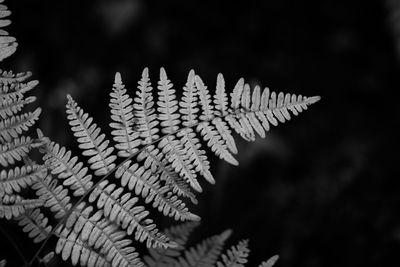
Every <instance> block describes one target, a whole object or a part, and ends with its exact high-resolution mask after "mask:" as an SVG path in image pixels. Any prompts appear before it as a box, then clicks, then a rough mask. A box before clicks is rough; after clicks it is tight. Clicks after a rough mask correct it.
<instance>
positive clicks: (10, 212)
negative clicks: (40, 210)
mask: <svg viewBox="0 0 400 267" xmlns="http://www.w3.org/2000/svg"><path fill="white" fill-rule="evenodd" d="M42 204H43V201H42V200H40V199H23V198H22V197H21V196H19V195H4V196H1V199H0V218H6V219H7V220H10V219H11V218H13V217H14V218H15V217H18V216H20V215H21V214H23V213H24V212H25V210H27V209H33V208H36V207H40V206H42Z"/></svg>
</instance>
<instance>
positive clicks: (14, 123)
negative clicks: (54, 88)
mask: <svg viewBox="0 0 400 267" xmlns="http://www.w3.org/2000/svg"><path fill="white" fill-rule="evenodd" d="M40 113H41V109H40V108H37V109H36V110H35V111H33V112H27V113H24V114H21V115H16V116H13V117H10V118H7V119H4V120H0V141H1V142H10V141H11V140H12V139H14V138H18V136H19V135H20V134H21V133H22V132H24V131H27V130H28V129H29V127H31V126H32V125H33V124H35V122H36V121H37V120H38V119H39V115H40Z"/></svg>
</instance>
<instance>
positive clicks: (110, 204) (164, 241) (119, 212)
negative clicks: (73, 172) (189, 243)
mask: <svg viewBox="0 0 400 267" xmlns="http://www.w3.org/2000/svg"><path fill="white" fill-rule="evenodd" d="M122 192H123V189H122V188H121V187H120V188H116V186H115V184H108V181H103V182H101V183H100V184H99V185H98V186H97V187H96V188H95V189H94V190H93V191H92V193H91V194H90V197H89V201H90V202H93V201H96V200H97V208H99V209H103V212H104V217H106V218H109V219H110V221H111V222H115V223H116V224H117V225H119V226H121V227H122V229H126V230H127V233H128V235H131V234H132V233H135V239H136V240H137V241H140V242H144V241H146V245H147V247H163V248H169V247H174V246H176V244H175V243H174V242H170V241H169V239H168V238H167V237H166V236H165V235H163V234H161V233H159V231H158V229H157V228H156V225H155V224H154V223H153V220H151V219H149V218H146V217H147V216H148V214H149V212H148V211H147V210H145V208H144V207H143V206H137V205H136V203H137V201H138V199H137V198H136V197H131V194H130V193H125V194H122Z"/></svg>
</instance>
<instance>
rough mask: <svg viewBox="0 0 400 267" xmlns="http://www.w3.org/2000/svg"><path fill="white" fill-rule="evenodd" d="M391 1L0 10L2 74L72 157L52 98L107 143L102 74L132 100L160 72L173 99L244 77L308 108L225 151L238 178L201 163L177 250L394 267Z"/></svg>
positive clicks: (123, 3)
mask: <svg viewBox="0 0 400 267" xmlns="http://www.w3.org/2000/svg"><path fill="white" fill-rule="evenodd" d="M399 2H400V1H398V0H397V1H396V0H388V1H378V0H375V1H372V0H371V1H361V0H352V1H337V0H319V1H316V0H314V1H312V0H310V1H294V0H292V1H290V0H281V1H271V0H270V1H268V0H264V1H254V0H247V1H226V0H222V1H207V0H203V1H181V0H180V1H178V0H171V1H151V0H146V1H145V0H115V1H105V0H96V1H94V0H91V1H70V0H58V1H49V0H41V1H33V0H13V1H10V0H9V1H6V4H7V5H8V7H9V9H10V10H11V11H12V12H13V15H12V17H11V19H12V21H13V24H12V25H11V26H10V27H8V30H9V32H10V33H11V34H12V35H13V36H15V37H16V38H17V40H18V42H19V49H18V50H17V52H16V53H15V54H14V56H13V57H11V58H10V59H8V60H6V61H5V62H4V64H2V68H3V69H5V70H9V69H11V70H13V71H15V72H20V71H28V70H30V71H32V72H33V74H34V75H33V78H34V79H38V80H39V81H40V85H39V86H38V87H37V88H36V89H35V91H34V93H35V94H36V95H37V96H38V98H39V104H40V105H41V106H42V108H43V113H42V117H41V122H40V127H41V128H42V129H43V130H44V132H45V134H46V135H48V136H50V137H51V138H52V139H53V140H55V141H57V142H59V143H62V144H64V145H66V146H69V147H71V148H76V147H77V146H76V143H75V142H74V140H73V138H72V134H71V132H70V130H69V127H68V124H67V121H66V118H65V103H66V98H65V95H66V94H71V95H72V96H73V97H74V98H75V100H76V101H78V102H79V104H80V105H81V106H82V107H84V109H85V111H87V112H90V113H91V115H92V116H93V117H94V118H95V120H96V121H97V122H99V124H100V125H101V126H102V128H103V129H104V130H105V131H106V132H107V131H108V127H107V124H108V122H109V112H108V94H109V92H110V90H111V86H112V84H113V79H114V74H115V72H116V71H120V72H121V74H122V78H123V81H124V83H125V84H126V86H127V87H128V88H129V89H130V90H131V91H130V92H131V95H133V93H134V90H135V88H136V84H137V81H138V80H139V78H140V74H141V71H142V69H143V68H144V67H149V68H150V75H151V77H152V81H153V85H154V84H155V81H156V80H157V77H158V72H159V68H160V67H161V66H163V67H165V68H166V70H167V73H168V75H169V78H170V79H171V80H172V82H173V83H174V85H175V86H176V88H177V90H181V89H180V88H182V86H183V85H184V83H185V81H186V77H187V73H188V72H189V70H190V69H192V68H193V69H194V70H195V71H196V73H197V74H199V75H200V76H201V77H202V78H203V80H204V81H205V83H206V85H208V86H209V88H210V89H213V88H215V83H216V76H217V74H218V73H220V72H221V73H223V74H224V77H225V80H226V84H227V88H228V90H232V88H233V86H234V84H235V83H236V82H237V80H238V79H239V78H240V77H244V78H245V79H246V80H247V81H248V82H249V83H250V84H252V85H256V84H259V85H261V86H262V87H266V86H268V87H270V88H271V89H272V90H276V91H283V92H289V93H295V94H302V95H307V96H313V95H320V96H321V97H322V100H321V101H320V102H318V103H317V104H315V105H313V106H311V108H310V109H309V111H306V112H305V113H302V114H301V115H300V116H299V117H296V118H294V119H293V120H292V121H290V122H288V123H285V124H281V125H280V126H279V127H274V128H272V130H271V131H270V132H269V133H268V135H267V137H266V138H265V139H258V140H257V141H256V142H254V143H245V142H242V141H241V140H239V138H237V141H238V148H239V155H238V159H239V162H240V165H239V166H238V167H234V166H229V165H228V164H227V163H225V162H222V161H220V160H215V158H212V159H213V160H212V161H213V162H212V166H213V167H212V168H213V169H212V171H213V173H214V176H215V177H216V180H217V183H216V185H215V186H211V185H207V184H206V183H205V182H204V183H203V184H202V185H204V187H205V192H203V193H202V194H201V195H199V202H200V203H199V205H198V206H196V207H193V209H194V211H195V212H196V214H198V215H200V216H201V217H202V225H201V226H200V227H199V228H198V229H197V230H196V232H194V233H193V236H192V241H191V242H192V244H194V243H196V241H200V240H201V239H202V238H204V237H206V236H210V235H213V234H217V233H219V232H221V231H223V230H224V229H226V228H230V229H232V230H233V236H232V238H231V239H230V241H229V243H228V246H230V245H233V244H235V243H236V242H237V241H239V240H241V239H246V238H248V239H249V240H250V249H251V254H250V265H249V266H253V265H256V264H258V263H259V262H260V261H262V260H265V259H267V258H269V257H270V256H272V255H274V254H279V255H280V257H281V258H280V260H279V264H278V265H277V266H282V267H283V266H297V267H302V266H386V267H387V266H399V265H400V258H399V257H398V256H399V254H400V216H399V211H400V177H399V168H398V166H399V165H398V152H399V151H400V150H399V145H398V143H399V141H398V137H399V136H400V135H399V127H398V126H399V119H398V105H399V100H398V98H397V97H396V92H397V91H399V90H400V68H399V59H400V56H399V53H400V3H399ZM78 153H79V152H78ZM170 224H171V221H163V222H162V223H161V225H165V226H167V225H170ZM16 229H18V228H16ZM14 235H17V234H14ZM4 240H5V239H2V241H1V243H3V244H2V247H5V246H6V241H4ZM29 242H30V241H27V243H26V244H23V245H22V247H23V248H24V250H26V248H30V247H29ZM30 249H33V248H30ZM4 251H5V250H2V252H0V254H3V253H4ZM32 251H33V250H32ZM9 253H11V254H9V255H12V253H15V252H13V251H12V250H11V249H10V252H9ZM29 253H30V252H29ZM29 253H28V254H29ZM16 257H17V256H16Z"/></svg>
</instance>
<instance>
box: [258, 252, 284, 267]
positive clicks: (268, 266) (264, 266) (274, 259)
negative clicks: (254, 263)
mask: <svg viewBox="0 0 400 267" xmlns="http://www.w3.org/2000/svg"><path fill="white" fill-rule="evenodd" d="M278 260H279V256H278V255H275V256H272V257H271V258H269V259H268V260H266V261H263V262H262V263H261V264H260V265H259V266H258V267H272V266H274V265H275V263H276V262H277V261H278Z"/></svg>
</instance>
